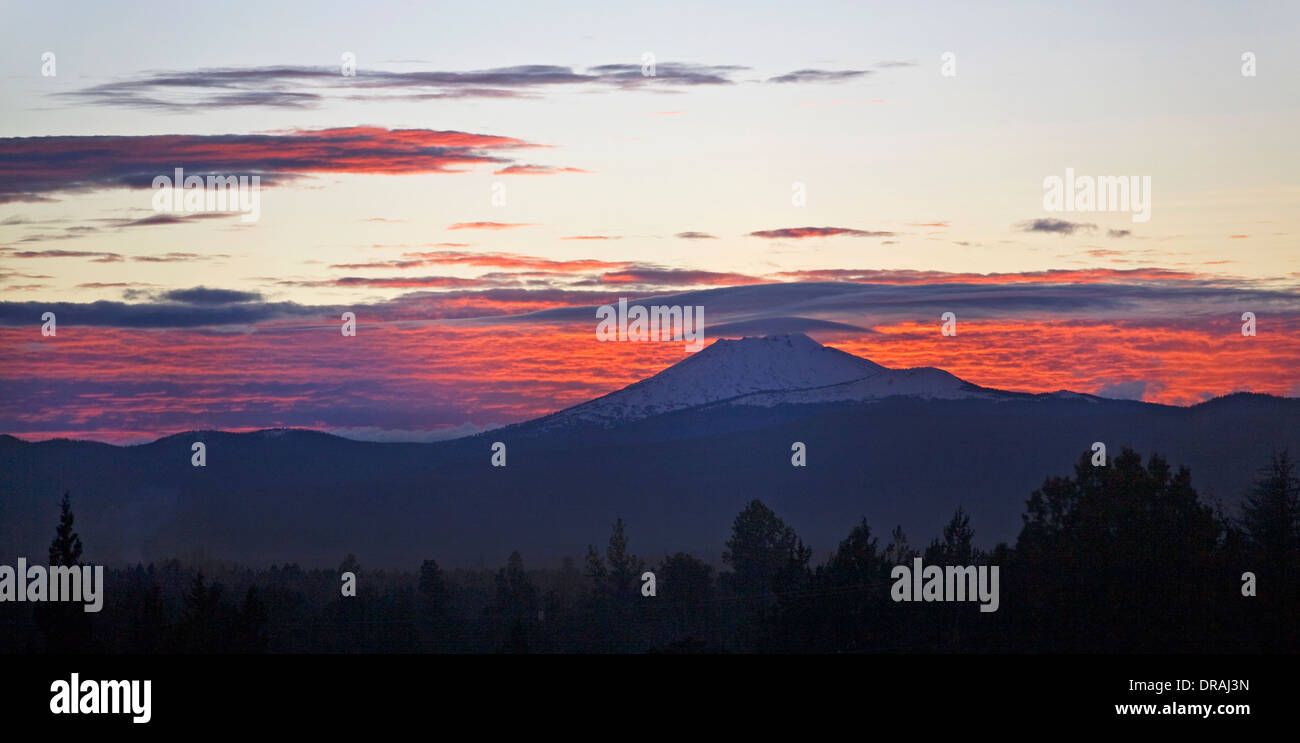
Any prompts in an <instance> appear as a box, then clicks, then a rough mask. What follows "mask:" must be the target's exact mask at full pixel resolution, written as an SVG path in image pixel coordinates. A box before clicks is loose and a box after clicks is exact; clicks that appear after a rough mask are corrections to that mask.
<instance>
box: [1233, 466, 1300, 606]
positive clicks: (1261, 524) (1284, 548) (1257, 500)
mask: <svg viewBox="0 0 1300 743" xmlns="http://www.w3.org/2000/svg"><path fill="white" fill-rule="evenodd" d="M1241 510H1242V518H1241V525H1242V528H1243V529H1244V530H1245V532H1246V536H1247V539H1248V540H1249V543H1250V546H1251V548H1252V549H1253V551H1254V552H1255V555H1256V557H1257V559H1259V560H1260V562H1261V570H1266V571H1272V572H1275V573H1276V578H1275V580H1277V581H1278V582H1277V584H1276V585H1279V586H1283V585H1288V583H1287V578H1288V573H1290V572H1292V571H1294V570H1295V567H1296V566H1295V560H1296V553H1297V550H1300V480H1297V479H1296V474H1295V463H1294V462H1292V461H1291V458H1290V456H1289V455H1288V453H1287V452H1285V451H1283V452H1281V453H1274V454H1273V456H1272V458H1271V460H1270V461H1269V464H1268V466H1267V467H1265V468H1264V469H1263V470H1262V471H1261V473H1260V477H1259V479H1258V480H1256V482H1255V488H1254V490H1253V491H1252V492H1251V494H1250V495H1249V496H1247V497H1246V500H1245V502H1244V503H1243V504H1242V508H1241Z"/></svg>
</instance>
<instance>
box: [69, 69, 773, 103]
mask: <svg viewBox="0 0 1300 743" xmlns="http://www.w3.org/2000/svg"><path fill="white" fill-rule="evenodd" d="M745 69H748V68H746V67H743V66H738V65H696V64H683V63H674V62H665V63H662V64H657V65H655V70H654V72H655V74H654V75H653V76H648V75H645V74H643V73H642V68H641V65H639V64H607V65H599V66H596V67H592V68H589V69H587V70H585V71H581V72H580V71H577V70H575V69H573V68H571V67H563V66H558V65H516V66H513V67H497V68H492V69H486V70H471V71H465V72H450V71H413V72H391V71H387V70H371V69H366V68H365V66H364V64H358V66H357V68H356V70H355V75H350V76H344V75H343V74H342V69H341V67H338V66H331V67H306V66H292V65H279V66H267V67H243V68H229V67H227V68H209V69H200V70H192V71H185V72H157V73H151V74H146V75H141V76H139V77H134V78H131V79H127V80H119V81H114V82H109V83H100V84H98V85H92V86H90V87H87V88H83V89H81V90H76V91H72V92H68V93H61V94H59V95H62V96H64V97H66V98H68V99H69V100H72V101H74V102H76V103H78V104H89V105H95V106H115V107H127V108H144V109H163V110H171V111H189V110H198V109H202V108H212V107H221V108H229V107H239V106H251V107H269V108H289V109H302V108H313V107H315V106H318V105H320V104H321V103H323V102H325V101H326V100H329V99H335V98H337V99H343V100H359V101H394V100H396V101H427V100H438V99H449V98H450V99H454V98H526V97H533V96H534V95H535V94H536V93H537V92H538V91H541V90H546V89H557V88H563V87H572V86H580V85H595V86H606V87H612V88H639V87H647V86H656V85H660V86H662V85H668V86H695V85H730V84H732V83H733V82H734V81H733V80H732V79H731V76H732V75H733V74H735V73H737V72H740V71H742V70H745Z"/></svg>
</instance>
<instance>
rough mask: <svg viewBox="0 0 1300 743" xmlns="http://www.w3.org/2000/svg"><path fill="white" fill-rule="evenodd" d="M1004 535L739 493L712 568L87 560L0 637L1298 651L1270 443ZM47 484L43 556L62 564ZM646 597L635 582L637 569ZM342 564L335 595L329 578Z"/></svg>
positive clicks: (1100, 493)
mask: <svg viewBox="0 0 1300 743" xmlns="http://www.w3.org/2000/svg"><path fill="white" fill-rule="evenodd" d="M1022 520H1023V525H1022V528H1021V531H1020V534H1019V536H1018V538H1017V539H1016V541H1015V543H1014V544H1006V543H1002V544H998V545H997V546H995V547H994V548H993V549H991V550H982V549H979V548H977V547H976V546H975V532H974V529H973V528H972V527H971V522H970V515H969V514H967V513H966V512H965V511H964V510H963V509H961V508H958V509H957V511H956V513H955V514H953V517H952V519H951V520H950V521H949V523H948V524H947V525H946V526H945V527H944V528H943V531H942V534H941V535H939V536H935V537H934V538H933V539H931V541H930V542H929V543H928V544H925V545H924V546H922V545H920V544H918V545H915V546H914V545H913V544H912V543H910V542H909V540H908V537H907V535H906V534H905V533H904V532H903V530H902V528H901V527H896V528H894V529H893V530H892V531H890V533H889V534H888V536H887V537H885V536H877V534H876V532H875V531H874V530H873V528H872V526H871V525H870V524H868V523H867V521H866V520H865V519H864V520H862V521H861V522H860V523H859V524H857V525H855V526H854V527H853V528H852V529H851V530H850V531H849V533H848V535H847V536H846V537H845V538H844V540H843V541H841V542H840V544H839V545H838V547H837V548H836V549H835V550H834V551H833V552H832V553H831V554H830V556H829V557H828V559H826V560H825V561H823V562H821V563H820V564H817V565H813V564H811V563H812V550H811V549H809V547H808V546H807V545H805V544H804V543H803V541H802V539H800V537H799V536H798V534H797V533H796V532H795V530H794V528H793V527H791V526H790V525H788V524H786V523H785V522H784V521H783V520H782V519H781V518H780V517H779V516H778V515H777V514H776V513H774V512H773V511H772V510H771V509H770V508H768V507H767V506H766V505H765V504H763V503H762V502H761V501H759V500H754V501H752V502H750V503H749V504H748V505H747V506H746V507H745V508H744V510H742V511H741V512H740V513H739V514H738V515H737V516H736V519H735V522H734V524H733V527H732V533H731V536H730V538H729V539H728V540H727V542H726V551H725V552H724V553H723V555H722V563H723V565H722V569H721V570H716V569H715V567H714V566H713V565H710V564H709V563H707V562H704V561H702V560H700V559H698V558H696V557H694V556H692V555H690V554H687V553H683V552H678V553H676V554H671V555H665V556H663V557H662V558H660V559H657V560H653V561H650V560H647V559H644V558H642V557H639V556H637V555H636V554H634V553H633V552H632V551H631V548H630V539H629V531H630V529H629V525H628V524H625V523H624V522H623V520H622V519H618V520H616V521H615V522H614V524H613V525H612V529H611V533H610V536H609V538H608V540H607V542H606V543H605V544H604V545H603V546H602V547H600V548H598V547H597V546H595V545H591V546H589V547H588V549H587V553H586V555H585V557H584V558H583V559H581V563H580V562H579V560H577V559H574V558H572V557H568V558H565V559H564V560H563V562H562V564H561V566H560V567H559V568H553V569H541V570H538V569H532V570H530V569H528V568H526V567H525V564H524V559H523V556H522V555H520V554H519V553H518V552H513V553H512V554H510V555H509V557H508V558H507V560H506V563H505V565H504V566H502V567H500V568H499V569H497V570H495V571H493V570H444V569H442V568H441V567H440V566H439V565H438V563H437V562H436V561H435V560H434V559H428V560H425V561H423V563H422V564H421V565H420V566H419V567H418V569H417V570H413V571H401V570H398V571H392V570H366V569H364V568H363V566H362V565H361V563H360V562H359V561H358V559H357V558H356V557H355V556H353V555H348V556H347V557H346V558H345V559H344V560H343V562H342V563H341V564H340V565H339V567H338V569H337V570H320V569H312V570H304V569H303V568H301V567H299V566H297V565H293V564H290V565H284V566H279V565H274V566H271V567H270V568H269V569H263V570H253V569H250V568H247V567H243V566H239V565H236V564H226V563H217V562H209V563H207V564H204V565H201V566H200V565H185V564H182V563H181V562H180V561H178V560H167V561H164V562H162V563H158V564H149V565H148V566H145V565H136V566H134V567H130V568H117V569H110V570H107V571H106V577H105V593H106V594H107V596H108V600H107V601H106V602H105V607H104V610H103V611H102V612H100V613H97V614H87V613H85V612H83V611H82V607H81V605H80V604H76V603H66V604H15V603H5V604H0V651H3V652H11V653H12V652H26V653H36V652H73V653H145V654H147V653H261V652H311V653H331V652H377V653H383V652H434V653H494V652H502V653H526V652H543V653H547V652H551V653H553V652H581V653H593V652H594V653H604V652H637V653H640V652H657V653H694V652H711V653H727V652H797V653H842V652H980V653H982V652H990V653H995V652H1030V653H1037V652H1067V653H1068V652H1085V653H1087V652H1092V653H1097V652H1100V653H1116V652H1120V653H1122V652H1269V653H1272V652H1289V653H1294V652H1297V650H1300V629H1298V627H1300V622H1298V621H1297V620H1298V619H1300V611H1298V609H1300V481H1298V480H1297V477H1296V468H1295V463H1294V462H1293V461H1292V460H1291V459H1290V457H1289V455H1288V454H1287V453H1286V452H1281V453H1275V454H1273V455H1272V456H1271V457H1270V459H1269V461H1268V463H1267V465H1266V466H1265V467H1264V468H1263V469H1262V470H1261V472H1260V474H1259V476H1258V478H1257V480H1256V482H1255V483H1254V486H1253V489H1252V490H1251V491H1250V492H1249V493H1247V494H1245V495H1244V498H1243V500H1242V502H1241V505H1240V507H1239V508H1238V509H1236V510H1235V512H1234V513H1232V514H1229V513H1226V512H1225V511H1224V510H1223V509H1222V508H1221V507H1218V506H1215V505H1211V504H1207V503H1206V502H1204V501H1203V500H1202V499H1201V498H1200V497H1199V496H1198V494H1197V492H1196V490H1195V489H1194V488H1193V486H1192V482H1191V474H1190V472H1189V471H1188V470H1187V468H1185V467H1184V468H1180V469H1178V470H1177V471H1174V470H1173V469H1172V468H1171V467H1170V466H1169V464H1168V463H1167V461H1166V460H1165V459H1164V458H1163V457H1161V456H1160V455H1158V454H1153V455H1151V456H1150V457H1148V458H1147V460H1146V461H1145V462H1143V460H1142V457H1141V456H1140V455H1139V454H1138V453H1137V452H1135V451H1133V450H1131V449H1124V450H1123V452H1122V453H1121V454H1120V455H1119V456H1118V457H1116V458H1115V459H1114V460H1112V461H1111V462H1110V463H1109V464H1108V465H1107V466H1104V467H1094V466H1093V465H1092V464H1091V453H1089V452H1085V453H1084V454H1083V455H1082V456H1081V457H1080V458H1079V461H1078V462H1077V463H1076V465H1075V468H1074V473H1073V475H1070V476H1065V477H1049V478H1047V479H1046V480H1045V481H1044V483H1043V485H1042V486H1041V487H1040V488H1038V489H1037V490H1035V491H1034V492H1033V493H1032V494H1031V495H1030V496H1029V498H1028V499H1027V501H1026V504H1025V510H1024V513H1023V515H1022ZM73 525H74V516H73V513H72V509H71V504H70V499H69V497H68V495H65V496H64V500H63V503H62V505H61V512H60V517H59V524H58V527H57V529H56V533H55V538H54V540H53V541H52V542H51V545H50V553H49V557H50V564H51V565H68V566H71V565H80V564H82V562H83V555H82V552H83V545H82V544H81V540H80V537H79V536H78V535H77V534H76V532H75V529H74V528H73ZM916 557H921V558H922V560H923V562H924V564H926V565H963V566H964V565H996V566H998V567H999V569H1000V574H1001V585H1000V602H999V608H998V610H997V611H996V612H991V613H981V612H980V611H979V610H978V606H977V604H975V603H971V602H898V601H895V600H894V599H893V598H892V597H891V585H892V584H893V582H894V580H893V579H892V578H891V571H892V570H893V568H894V567H895V566H897V565H905V564H910V563H911V561H912V560H913V559H914V558H916ZM647 571H648V572H652V573H654V583H655V595H654V596H645V595H643V585H644V581H643V579H642V576H643V575H644V573H646V572H647ZM343 572H351V573H353V574H355V575H356V576H357V583H356V585H357V590H356V595H355V596H343V595H341V592H340V589H339V585H340V583H339V576H340V574H341V573H343Z"/></svg>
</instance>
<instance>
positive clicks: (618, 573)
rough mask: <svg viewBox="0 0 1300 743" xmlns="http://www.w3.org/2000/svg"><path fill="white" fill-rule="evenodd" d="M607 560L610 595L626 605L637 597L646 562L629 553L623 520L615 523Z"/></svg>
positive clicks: (607, 550) (606, 552)
mask: <svg viewBox="0 0 1300 743" xmlns="http://www.w3.org/2000/svg"><path fill="white" fill-rule="evenodd" d="M605 559H607V560H608V561H609V591H610V594H611V595H612V596H614V597H615V598H616V599H619V600H621V601H622V602H624V603H626V602H627V601H628V600H630V599H632V598H633V597H634V596H635V595H636V587H637V585H638V583H639V581H640V580H641V573H642V572H643V571H644V570H645V561H644V560H642V559H641V558H639V557H637V556H636V555H634V554H632V553H631V552H629V551H628V549H627V535H626V534H625V533H624V524H623V519H618V520H616V521H615V522H614V527H613V530H612V532H611V534H610V535H609V548H608V549H606V550H605Z"/></svg>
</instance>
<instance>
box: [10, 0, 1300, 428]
mask: <svg viewBox="0 0 1300 743" xmlns="http://www.w3.org/2000/svg"><path fill="white" fill-rule="evenodd" d="M707 6H708V7H700V4H698V3H646V4H632V5H626V6H618V8H617V12H613V10H612V9H613V6H610V5H609V4H608V3H566V4H565V8H566V9H565V10H563V11H561V10H557V9H556V8H555V7H553V6H548V4H540V3H511V2H498V3H491V4H459V5H451V4H437V5H433V4H426V3H415V2H401V3H346V4H320V3H313V4H306V3H250V4H238V3H235V4H232V3H211V4H184V5H181V6H167V5H159V4H156V3H151V4H145V3H138V4H137V3H129V4H128V3H105V4H102V5H99V4H94V5H87V4H84V3H41V4H18V3H12V2H4V3H0V27H3V28H4V29H5V31H6V34H5V39H6V41H5V44H3V45H0V63H3V69H4V70H5V74H4V75H3V76H0V111H3V117H0V432H3V433H10V434H14V435H17V436H20V437H23V438H28V439H41V438H50V437H55V436H69V437H77V438H92V439H98V440H103V441H110V442H115V443H133V442H139V441H146V440H151V439H153V438H156V437H158V436H161V435H166V434H169V433H174V432H177V431H182V430H188V429H195V428H221V429H229V430H250V429H258V428H270V427H280V426H298V427H309V428H316V429H320V430H326V431H332V432H336V433H341V434H344V435H349V436H354V437H358V438H368V439H379V440H431V439H437V438H446V437H449V436H453V435H457V434H462V433H473V432H477V431H479V430H482V429H484V428H487V427H492V426H497V425H502V424H506V423H511V422H516V421H520V420H524V419H527V418H530V417H533V416H536V415H540V414H544V413H547V412H551V411H553V410H556V409H559V408H562V407H565V406H568V405H572V404H576V403H579V402H582V401H584V400H586V399H589V398H591V397H594V396H597V395H600V394H604V393H606V392H610V391H612V390H615V389H618V388H619V387H622V386H624V385H626V384H629V383H631V382H634V381H636V380H638V379H642V378H644V377H646V376H648V375H650V374H653V373H655V372H657V371H659V370H661V369H663V368H664V367H665V366H667V365H669V364H672V363H675V362H677V361H680V360H681V359H682V358H684V356H685V353H684V351H683V348H682V344H680V343H598V342H596V338H595V334H594V330H595V323H596V319H595V312H594V306H595V305H600V304H605V303H612V302H616V301H617V300H618V298H619V297H652V296H662V297H664V299H662V300H656V302H655V303H662V304H691V305H700V306H703V307H704V308H705V320H706V331H705V334H706V338H707V339H708V341H712V340H713V339H714V338H717V337H739V336H742V335H755V334H762V333H766V332H792V331H800V332H807V333H809V334H810V335H812V336H813V337H814V338H816V339H818V340H819V341H821V342H823V343H826V344H828V345H833V346H835V347H838V348H842V349H844V350H846V351H849V352H851V353H855V354H859V355H862V356H865V357H868V358H870V359H872V360H873V361H876V362H878V363H881V364H884V365H886V366H938V367H941V368H944V369H946V370H948V371H950V372H952V373H954V374H956V375H958V376H960V377H962V378H964V379H966V380H968V381H971V382H975V383H977V384H981V385H986V386H991V387H998V388H1002V389H1010V390H1019V391H1027V392H1049V391H1054V390H1058V389H1071V390H1075V391H1079V392H1089V393H1094V394H1100V395H1105V396H1109V397H1122V398H1131V399H1142V400H1146V401H1149V402H1158V403H1165V404H1174V405H1188V404H1194V403H1196V402H1199V401H1202V400H1205V399H1208V398H1210V397H1213V396H1216V395H1223V394H1227V393H1231V392H1234V391H1240V390H1249V391H1255V392H1267V393H1271V394H1275V395H1287V396H1300V374H1297V372H1296V369H1297V368H1300V257H1298V256H1300V242H1298V241H1297V236H1300V168H1298V166H1300V146H1298V145H1297V144H1296V134H1295V133H1296V131H1298V130H1300V85H1298V84H1297V73H1296V70H1298V69H1300V46H1298V45H1297V44H1296V39H1297V38H1300V5H1297V4H1296V3H1294V2H1259V3H1253V2H1252V3H1243V4H1229V3H1196V2H1152V3H1140V4H1132V3H1118V2H1116V3H1095V4H1058V5H1056V6H1055V7H1051V8H1047V7H1043V5H1042V4H1040V3H994V4H975V3H964V2H954V3H944V2H939V3H933V4H927V6H926V8H927V10H926V12H925V13H917V12H916V8H915V7H910V6H907V5H906V4H903V5H900V4H895V3H891V4H877V3H864V2H845V3H802V4H793V5H792V4H789V3H759V4H755V3H733V2H727V3H709V4H707ZM47 52H50V53H53V55H54V57H53V60H54V65H55V66H54V69H53V72H54V73H55V74H53V75H48V74H43V71H44V72H48V71H50V70H49V69H48V63H47V62H45V61H43V58H44V57H43V55H45V54H46V53H47ZM345 53H351V54H352V55H354V58H355V65H356V67H355V76H345V75H344V74H342V70H341V64H342V61H343V55H344V54H345ZM647 54H651V55H653V60H654V67H655V69H654V72H655V74H654V76H648V75H646V74H643V63H645V62H646V61H647V60H648V59H649V58H648V57H646V56H645V55H647ZM946 55H950V56H946ZM1243 55H1250V56H1251V59H1252V60H1253V64H1254V65H1255V74H1254V75H1245V74H1243V65H1244V64H1245V63H1244V62H1243ZM945 59H947V60H949V62H948V67H947V71H949V72H951V71H955V73H956V74H955V75H946V74H944V72H945V67H944V65H945ZM176 168H184V169H185V171H186V173H187V174H222V175H258V176H259V177H260V178H261V182H262V189H261V191H260V194H259V195H260V211H259V215H258V219H257V220H256V221H249V222H246V221H244V220H243V219H241V217H240V215H239V214H238V213H237V212H232V213H225V214H222V213H213V212H196V213H186V212H179V213H177V212H162V213H160V212H156V211H155V210H154V203H153V202H154V199H153V197H154V191H153V189H152V188H151V184H152V182H153V179H154V178H155V177H156V176H160V175H167V176H170V175H172V173H173V172H174V170H175V169H176ZM1067 168H1069V169H1072V170H1073V172H1074V173H1075V174H1078V175H1082V176H1098V177H1103V176H1143V177H1149V178H1150V180H1151V194H1150V196H1151V208H1150V219H1149V220H1148V221H1135V220H1134V218H1133V217H1134V215H1133V214H1132V213H1131V212H1128V211H1110V212H1105V211H1103V212H1087V213H1081V212H1049V211H1046V210H1045V209H1044V203H1043V196H1044V179H1046V178H1049V177H1051V176H1058V177H1064V176H1065V174H1066V170H1067ZM800 194H802V195H803V196H804V200H803V202H802V203H798V202H799V199H797V198H795V197H796V196H799V195H800ZM347 311H350V312H354V313H355V314H356V316H357V320H358V330H357V334H356V336H355V337H343V336H342V335H341V334H340V332H339V326H340V319H339V318H340V315H341V313H343V312H347ZM1248 311H1249V312H1254V313H1255V314H1256V316H1257V322H1258V335H1257V336H1256V337H1252V338H1247V337H1243V336H1242V334H1241V315H1242V313H1243V312H1248ZM44 312H54V313H55V314H56V317H57V323H58V324H57V335H56V336H54V337H44V336H42V333H41V325H42V322H41V316H42V314H43V313H44ZM944 312H954V313H956V315H957V317H958V323H959V325H958V335H957V336H956V337H943V336H941V335H940V333H939V329H940V319H939V318H940V315H941V314H942V313H944Z"/></svg>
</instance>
